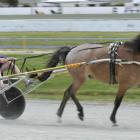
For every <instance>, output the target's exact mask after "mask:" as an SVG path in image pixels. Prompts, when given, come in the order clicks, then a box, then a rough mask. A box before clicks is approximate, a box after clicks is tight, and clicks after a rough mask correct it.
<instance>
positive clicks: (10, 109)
mask: <svg viewBox="0 0 140 140" xmlns="http://www.w3.org/2000/svg"><path fill="white" fill-rule="evenodd" d="M3 94H4V93H3ZM4 95H5V96H6V98H7V99H8V101H11V102H9V103H7V102H6V100H5V98H4V97H3V95H2V94H0V115H1V116H2V117H3V118H5V119H17V118H18V117H20V116H21V115H22V113H23V112H24V109H25V99H24V96H23V95H22V93H21V91H20V90H19V89H18V88H16V87H11V88H10V89H8V90H6V91H5V94H4Z"/></svg>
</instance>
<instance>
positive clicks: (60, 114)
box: [57, 85, 72, 118]
mask: <svg viewBox="0 0 140 140" xmlns="http://www.w3.org/2000/svg"><path fill="white" fill-rule="evenodd" d="M71 87H72V85H70V86H69V87H68V89H66V91H65V92H64V96H63V99H62V102H61V104H60V107H59V109H58V111H57V116H58V117H60V118H61V117H62V114H63V111H64V108H65V105H66V103H67V101H68V100H69V98H70V96H71Z"/></svg>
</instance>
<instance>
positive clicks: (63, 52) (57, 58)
mask: <svg viewBox="0 0 140 140" xmlns="http://www.w3.org/2000/svg"><path fill="white" fill-rule="evenodd" d="M71 49H72V48H71V47H62V48H60V49H59V50H57V51H56V52H55V53H54V54H53V55H52V57H51V59H50V60H49V62H48V64H47V65H46V67H47V68H51V67H55V66H56V65H57V64H58V63H59V62H63V63H64V62H65V59H66V56H67V54H68V53H69V52H70V50H71ZM52 72H53V71H49V72H43V73H42V74H41V75H40V76H38V79H39V80H40V81H45V80H47V79H48V78H49V77H50V75H51V74H52Z"/></svg>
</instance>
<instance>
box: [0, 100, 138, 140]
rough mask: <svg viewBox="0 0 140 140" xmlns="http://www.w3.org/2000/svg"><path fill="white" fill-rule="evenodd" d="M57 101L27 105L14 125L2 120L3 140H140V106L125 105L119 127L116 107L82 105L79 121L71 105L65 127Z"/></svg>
mask: <svg viewBox="0 0 140 140" xmlns="http://www.w3.org/2000/svg"><path fill="white" fill-rule="evenodd" d="M59 103H60V102H58V101H27V106H26V110H25V112H24V114H23V115H22V116H21V117H20V118H19V119H18V120H14V121H9V120H4V119H3V118H1V117H0V140H139V139H140V133H139V132H140V105H135V104H129V105H128V104H124V103H123V104H122V105H121V107H120V109H119V112H118V114H117V120H118V124H119V126H118V127H113V126H112V124H111V122H110V121H109V115H110V113H111V111H112V107H113V104H111V103H109V104H103V103H95V102H93V103H92V102H90V103H88V102H82V105H83V107H84V110H85V121H84V122H81V121H80V120H79V119H78V117H77V111H76V108H75V105H74V104H73V103H72V102H69V104H68V105H67V107H66V109H65V112H64V115H63V121H62V123H58V122H57V117H56V111H57V108H58V106H59Z"/></svg>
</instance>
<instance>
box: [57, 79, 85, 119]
mask: <svg viewBox="0 0 140 140" xmlns="http://www.w3.org/2000/svg"><path fill="white" fill-rule="evenodd" d="M83 83H84V79H81V81H77V80H74V82H73V84H72V85H70V86H69V88H68V89H67V90H66V91H65V93H64V97H63V100H62V102H61V104H60V107H59V109H58V111H57V115H58V116H59V117H62V114H63V111H64V108H65V105H66V103H67V101H68V99H69V98H70V97H71V98H72V100H73V101H74V103H75V104H76V106H77V109H78V111H79V114H78V116H79V118H80V119H81V120H83V117H84V114H83V108H82V106H81V104H80V103H79V101H78V99H77V98H76V97H75V93H76V91H77V90H78V89H79V88H80V86H81V85H82V84H83Z"/></svg>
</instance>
